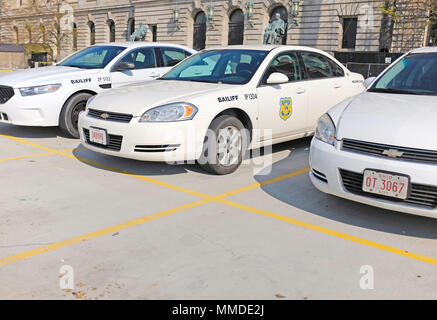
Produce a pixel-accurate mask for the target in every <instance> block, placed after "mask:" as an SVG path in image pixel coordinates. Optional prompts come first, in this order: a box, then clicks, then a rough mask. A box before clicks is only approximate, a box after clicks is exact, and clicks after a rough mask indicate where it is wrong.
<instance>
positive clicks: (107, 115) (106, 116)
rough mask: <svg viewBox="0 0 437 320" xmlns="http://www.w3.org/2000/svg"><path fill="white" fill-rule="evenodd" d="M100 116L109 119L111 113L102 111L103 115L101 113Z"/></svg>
mask: <svg viewBox="0 0 437 320" xmlns="http://www.w3.org/2000/svg"><path fill="white" fill-rule="evenodd" d="M100 118H102V119H105V120H106V119H108V118H109V114H107V113H102V114H101V115H100Z"/></svg>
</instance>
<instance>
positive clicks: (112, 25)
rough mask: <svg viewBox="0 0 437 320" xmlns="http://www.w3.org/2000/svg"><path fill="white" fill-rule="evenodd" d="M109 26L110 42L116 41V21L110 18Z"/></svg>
mask: <svg viewBox="0 0 437 320" xmlns="http://www.w3.org/2000/svg"><path fill="white" fill-rule="evenodd" d="M108 26H109V42H115V22H114V20H108Z"/></svg>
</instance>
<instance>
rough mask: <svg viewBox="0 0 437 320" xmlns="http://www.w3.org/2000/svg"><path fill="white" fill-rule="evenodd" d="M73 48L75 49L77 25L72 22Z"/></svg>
mask: <svg viewBox="0 0 437 320" xmlns="http://www.w3.org/2000/svg"><path fill="white" fill-rule="evenodd" d="M73 50H77V25H76V23H74V22H73Z"/></svg>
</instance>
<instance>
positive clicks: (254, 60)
mask: <svg viewBox="0 0 437 320" xmlns="http://www.w3.org/2000/svg"><path fill="white" fill-rule="evenodd" d="M267 55H268V51H261V50H238V49H235V50H233V49H232V50H231V49H225V50H210V51H202V52H201V53H198V54H195V55H193V56H191V57H190V58H188V59H186V60H185V61H183V62H182V63H181V64H179V65H177V66H176V67H174V68H173V69H172V70H170V71H169V72H168V73H167V74H165V75H164V76H163V77H162V78H161V79H162V80H178V81H196V82H209V83H220V82H221V83H227V84H245V83H248V82H249V81H250V79H252V77H253V75H254V74H255V72H256V71H257V70H258V68H259V65H260V64H261V62H262V61H263V60H264V59H265V57H266V56H267Z"/></svg>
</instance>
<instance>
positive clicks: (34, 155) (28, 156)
mask: <svg viewBox="0 0 437 320" xmlns="http://www.w3.org/2000/svg"><path fill="white" fill-rule="evenodd" d="M51 154H55V153H54V152H46V153H40V154H31V155H27V156H19V157H12V158H5V159H0V162H5V161H11V160H20V159H26V158H34V157H43V156H49V155H51Z"/></svg>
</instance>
